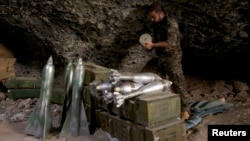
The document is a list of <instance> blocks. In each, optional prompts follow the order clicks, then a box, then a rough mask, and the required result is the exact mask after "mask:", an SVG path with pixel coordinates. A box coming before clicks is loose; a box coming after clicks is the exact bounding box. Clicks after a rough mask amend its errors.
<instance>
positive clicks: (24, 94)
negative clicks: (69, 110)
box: [7, 88, 64, 104]
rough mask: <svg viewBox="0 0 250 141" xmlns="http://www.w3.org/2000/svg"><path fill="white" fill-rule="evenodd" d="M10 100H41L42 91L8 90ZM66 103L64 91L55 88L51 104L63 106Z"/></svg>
mask: <svg viewBox="0 0 250 141" xmlns="http://www.w3.org/2000/svg"><path fill="white" fill-rule="evenodd" d="M7 96H8V98H11V99H19V98H39V97H40V89H8V94H7ZM63 102H64V90H63V88H54V89H53V90H52V95H51V103H54V104H63Z"/></svg>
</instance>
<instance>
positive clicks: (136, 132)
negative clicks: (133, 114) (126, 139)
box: [131, 124, 145, 141]
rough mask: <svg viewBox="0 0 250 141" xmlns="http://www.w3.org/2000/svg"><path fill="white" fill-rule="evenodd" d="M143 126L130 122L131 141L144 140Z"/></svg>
mask: <svg viewBox="0 0 250 141" xmlns="http://www.w3.org/2000/svg"><path fill="white" fill-rule="evenodd" d="M144 128H145V127H143V126H140V125H136V124H132V127H131V140H132V141H144V140H145V137H144V134H145V131H144Z"/></svg>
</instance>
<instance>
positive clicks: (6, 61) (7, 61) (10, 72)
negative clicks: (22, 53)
mask: <svg viewBox="0 0 250 141" xmlns="http://www.w3.org/2000/svg"><path fill="white" fill-rule="evenodd" d="M15 62H16V58H0V80H3V79H8V78H11V77H14V76H15V70H14V63H15Z"/></svg>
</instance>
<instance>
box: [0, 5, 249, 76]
mask: <svg viewBox="0 0 250 141" xmlns="http://www.w3.org/2000/svg"><path fill="white" fill-rule="evenodd" d="M151 2H152V1H150V0H64V1H60V0H18V1H17V0H1V1H0V42H2V43H3V44H5V46H7V47H8V48H10V49H11V50H12V51H13V52H14V54H15V56H16V57H17V59H18V61H23V62H28V63H29V62H30V61H35V62H36V63H34V64H39V63H43V64H44V62H46V61H47V59H48V56H49V55H53V56H54V60H55V63H56V65H58V66H61V65H62V64H64V63H65V61H67V59H69V58H76V57H78V56H80V57H82V58H83V60H84V61H92V62H95V63H97V64H99V65H103V66H105V67H111V68H115V69H117V68H119V69H122V70H130V71H140V69H141V68H142V67H143V66H144V65H145V61H148V60H150V59H151V58H152V57H154V54H153V53H148V52H145V51H143V50H142V49H141V46H140V45H139V42H138V38H139V36H140V35H141V34H142V33H145V32H148V30H147V28H146V27H147V23H149V19H148V18H147V16H146V14H145V12H146V7H147V6H148V5H149V4H151ZM163 3H164V5H165V7H166V11H167V12H168V13H169V14H170V15H174V16H176V18H177V19H178V20H179V24H180V30H181V33H182V35H183V38H182V48H183V50H184V57H183V64H184V65H183V66H184V70H185V71H186V72H187V73H189V72H191V73H192V72H194V73H202V74H205V75H207V74H208V73H211V74H212V73H214V72H216V73H217V72H224V71H225V70H226V71H227V72H228V74H229V75H230V74H231V73H233V74H235V70H240V71H236V72H237V73H238V72H244V73H246V74H248V73H247V72H248V71H249V70H248V69H247V68H246V67H245V66H246V65H247V64H246V63H247V62H248V61H249V60H250V58H249V55H248V54H249V53H250V50H249V41H250V40H249V33H250V32H249V31H250V24H249V19H250V15H249V13H250V11H249V1H248V0H241V1H237V0H224V1H222V0H215V1H207V2H204V1H203V2H200V1H198V0H190V1H187V0H168V3H166V2H165V1H163ZM215 68H216V69H215ZM240 68H242V69H240ZM231 70H233V71H231ZM244 70H245V71H244ZM229 72H230V73H229Z"/></svg>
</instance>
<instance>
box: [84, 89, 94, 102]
mask: <svg viewBox="0 0 250 141" xmlns="http://www.w3.org/2000/svg"><path fill="white" fill-rule="evenodd" d="M82 98H83V102H84V103H86V104H88V105H89V106H91V105H92V104H93V102H92V101H93V100H94V99H93V98H94V97H93V96H92V94H91V92H90V88H89V86H84V87H83V96H82Z"/></svg>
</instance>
